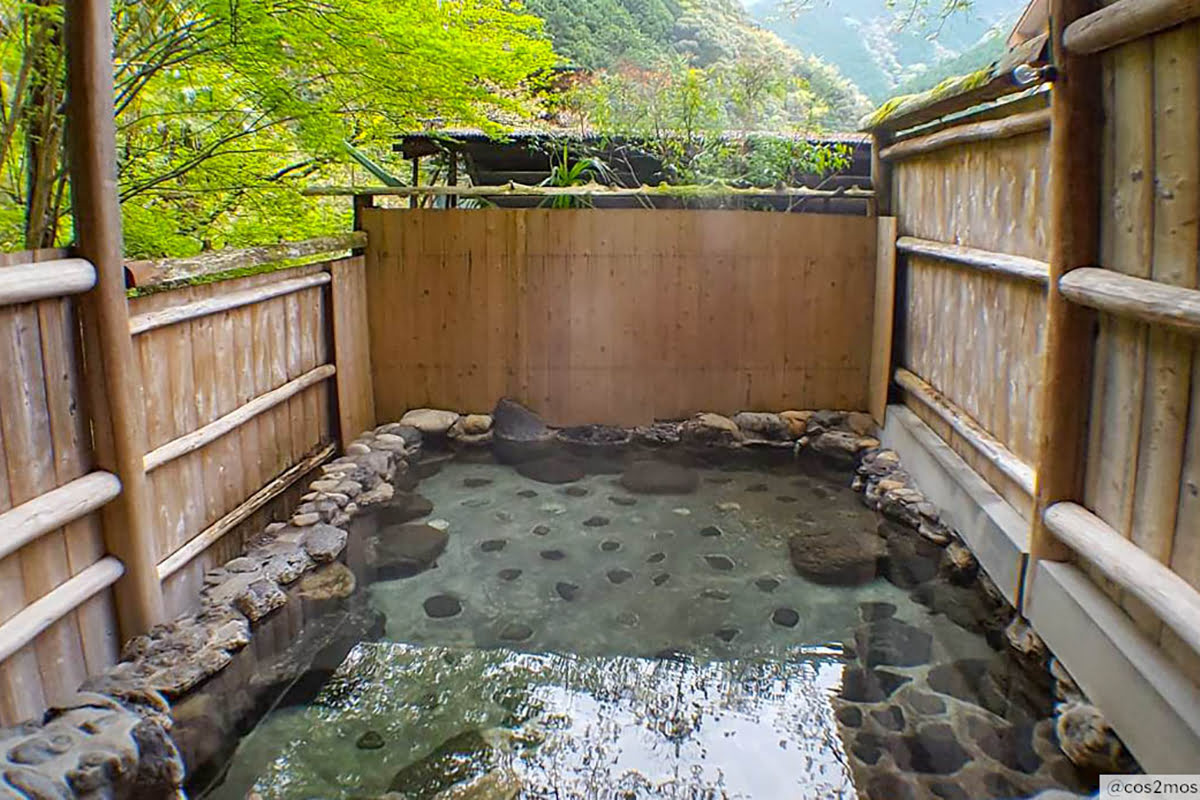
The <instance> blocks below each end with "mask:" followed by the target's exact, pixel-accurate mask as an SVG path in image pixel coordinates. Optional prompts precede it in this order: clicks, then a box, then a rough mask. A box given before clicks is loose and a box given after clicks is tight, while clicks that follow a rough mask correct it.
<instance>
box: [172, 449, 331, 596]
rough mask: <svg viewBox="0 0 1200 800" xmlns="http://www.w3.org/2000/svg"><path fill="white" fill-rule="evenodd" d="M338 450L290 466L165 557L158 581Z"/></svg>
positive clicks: (211, 544)
mask: <svg viewBox="0 0 1200 800" xmlns="http://www.w3.org/2000/svg"><path fill="white" fill-rule="evenodd" d="M336 450H337V446H336V445H332V444H331V445H328V446H326V447H323V448H321V449H320V450H318V451H317V452H316V453H314V454H313V455H311V456H309V457H308V458H306V459H304V460H303V461H301V462H299V463H297V464H296V465H294V466H292V467H289V468H288V469H287V470H285V471H284V472H282V473H280V474H279V475H278V476H276V477H275V479H274V480H272V481H271V482H270V483H268V484H267V485H266V486H264V487H263V488H261V489H259V490H258V491H257V492H255V493H254V494H252V495H250V497H248V498H247V499H246V500H245V501H243V502H242V503H241V505H239V506H238V507H237V508H235V509H233V510H232V511H230V512H229V513H228V514H226V515H225V516H223V517H221V518H220V519H219V520H217V521H216V522H214V523H213V524H212V525H210V526H208V527H207V528H205V529H204V530H203V531H201V532H200V533H199V534H197V535H196V536H195V537H194V538H192V539H191V540H190V541H188V543H187V544H185V545H183V547H180V548H179V549H178V550H176V551H175V552H174V553H172V554H171V555H169V556H167V557H166V558H164V559H163V560H162V561H161V562H160V563H159V565H158V579H159V580H160V581H165V580H166V579H167V578H169V577H171V576H172V575H174V574H175V573H176V572H178V571H179V570H181V569H183V568H184V567H185V566H187V565H188V564H190V563H191V562H192V559H194V558H196V556H198V555H200V554H201V553H203V552H204V551H205V550H207V549H208V548H210V547H212V546H213V545H214V544H216V543H217V542H219V541H220V540H221V539H222V538H223V537H224V536H225V534H227V533H229V532H230V531H231V530H233V529H234V528H236V527H237V526H238V525H240V524H241V523H242V522H244V521H245V520H246V519H248V518H249V516H250V515H251V514H253V513H254V512H255V511H258V510H259V509H260V508H262V507H263V506H265V505H266V504H267V503H269V502H271V501H272V500H274V499H275V498H276V497H278V496H279V495H281V494H283V492H285V491H287V489H288V488H289V487H290V486H291V485H292V484H293V483H295V482H296V481H297V480H299V479H300V478H302V477H304V476H305V475H307V474H308V473H309V472H310V471H311V470H314V469H316V468H317V467H318V466H320V465H321V464H322V463H324V461H325V460H326V459H327V458H329V457H330V456H331V455H333V454H334V452H335V451H336Z"/></svg>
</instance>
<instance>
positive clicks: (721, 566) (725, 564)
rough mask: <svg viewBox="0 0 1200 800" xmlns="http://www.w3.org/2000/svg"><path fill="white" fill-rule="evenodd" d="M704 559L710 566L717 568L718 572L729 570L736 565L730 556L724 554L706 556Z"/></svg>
mask: <svg viewBox="0 0 1200 800" xmlns="http://www.w3.org/2000/svg"><path fill="white" fill-rule="evenodd" d="M704 561H705V563H707V564H708V565H709V566H710V567H712V568H713V569H715V570H717V571H718V572H728V571H729V570H731V569H733V567H734V563H733V559H731V558H730V557H729V556H722V555H712V556H705V557H704Z"/></svg>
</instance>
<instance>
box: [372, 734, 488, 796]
mask: <svg viewBox="0 0 1200 800" xmlns="http://www.w3.org/2000/svg"><path fill="white" fill-rule="evenodd" d="M496 761H497V754H496V751H495V750H494V749H493V748H492V746H491V745H489V744H488V743H487V742H486V741H485V740H484V738H483V736H482V735H480V733H479V732H478V731H474V730H472V731H466V732H463V733H460V734H458V735H457V736H454V737H452V738H450V739H447V740H446V741H445V742H442V744H440V745H439V746H438V747H437V749H436V750H434V751H433V752H432V753H430V754H429V755H427V756H425V757H424V758H422V759H421V760H420V761H417V762H415V763H412V764H409V765H408V766H407V767H405V768H404V769H402V770H400V771H399V772H397V773H396V775H395V777H393V778H392V782H391V783H390V784H389V785H388V791H389V792H399V793H400V794H403V795H404V796H405V797H433V796H434V795H436V794H438V793H440V792H443V791H445V790H446V789H449V788H450V787H451V786H454V785H455V784H459V783H463V782H465V781H468V780H470V779H471V778H474V777H476V776H477V775H483V774H484V773H486V772H489V771H491V770H492V769H493V768H494V767H495V764H496Z"/></svg>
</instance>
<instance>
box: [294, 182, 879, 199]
mask: <svg viewBox="0 0 1200 800" xmlns="http://www.w3.org/2000/svg"><path fill="white" fill-rule="evenodd" d="M302 194H304V195H306V196H308V197H353V196H355V195H361V196H372V197H419V196H424V195H434V196H442V195H456V196H458V197H681V198H688V197H697V198H699V197H828V198H834V197H846V198H851V199H858V200H869V199H871V198H873V197H874V196H875V192H873V191H871V190H870V189H858V188H855V187H847V188H842V189H810V188H809V187H807V186H794V187H788V188H785V189H758V188H747V189H743V188H738V187H733V186H723V185H720V184H712V185H704V186H669V185H667V184H660V185H658V186H636V187H624V186H605V185H603V184H599V183H587V184H582V185H580V186H524V185H522V184H519V183H507V184H504V185H503V186H371V187H362V186H311V187H309V188H307V189H305V190H304V191H303V192H302Z"/></svg>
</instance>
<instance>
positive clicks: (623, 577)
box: [607, 569, 633, 585]
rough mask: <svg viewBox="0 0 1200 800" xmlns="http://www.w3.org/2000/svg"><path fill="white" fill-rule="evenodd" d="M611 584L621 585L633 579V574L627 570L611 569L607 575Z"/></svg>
mask: <svg viewBox="0 0 1200 800" xmlns="http://www.w3.org/2000/svg"><path fill="white" fill-rule="evenodd" d="M607 575H608V580H609V582H610V583H615V584H617V585H620V584H622V583H625V581H627V580H629V579H630V578H632V577H633V573H632V572H630V571H629V570H627V569H610V570H609V571H608V573H607Z"/></svg>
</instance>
